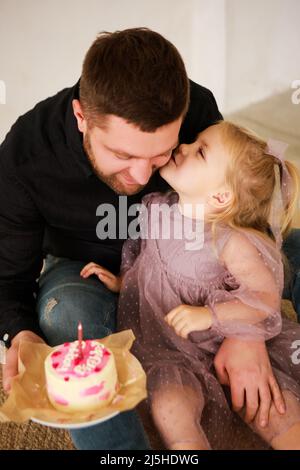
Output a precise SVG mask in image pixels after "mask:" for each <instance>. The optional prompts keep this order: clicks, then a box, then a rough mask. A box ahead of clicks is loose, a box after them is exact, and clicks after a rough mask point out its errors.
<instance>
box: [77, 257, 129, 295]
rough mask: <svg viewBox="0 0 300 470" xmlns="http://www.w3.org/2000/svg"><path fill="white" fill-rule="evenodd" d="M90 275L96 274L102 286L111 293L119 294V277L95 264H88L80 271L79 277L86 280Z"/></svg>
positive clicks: (120, 281)
mask: <svg viewBox="0 0 300 470" xmlns="http://www.w3.org/2000/svg"><path fill="white" fill-rule="evenodd" d="M92 274H96V276H98V278H99V280H100V281H102V282H103V284H104V285H105V286H106V287H107V288H108V289H109V290H111V291H112V292H120V290H121V284H122V278H121V276H115V275H114V274H112V273H111V272H110V271H108V270H107V269H105V268H103V267H102V266H100V265H99V264H96V263H88V264H87V265H86V266H84V268H82V270H81V271H80V276H82V277H84V278H87V277H89V276H91V275H92Z"/></svg>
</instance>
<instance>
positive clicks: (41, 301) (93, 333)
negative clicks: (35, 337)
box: [36, 255, 151, 450]
mask: <svg viewBox="0 0 300 470" xmlns="http://www.w3.org/2000/svg"><path fill="white" fill-rule="evenodd" d="M85 264H86V263H82V262H80V261H73V260H70V259H67V258H57V257H54V256H52V255H47V257H46V260H45V269H44V271H43V272H42V274H41V276H40V278H39V291H38V295H37V299H36V300H37V303H36V308H37V314H38V317H39V323H40V327H41V329H42V331H43V333H44V335H45V337H46V338H47V340H48V344H50V345H51V346H55V345H58V344H61V343H64V342H65V341H74V340H75V339H76V338H77V326H78V322H79V321H82V323H83V327H84V336H85V338H102V337H104V336H107V335H110V334H111V333H113V332H115V331H116V313H117V303H118V295H117V294H114V293H112V292H110V291H109V290H108V289H107V288H106V287H105V286H104V284H103V283H101V282H100V281H99V279H98V278H96V277H95V276H91V278H88V279H83V278H81V277H80V274H79V273H80V270H81V269H82V268H83V266H84V265H85ZM70 432H71V437H72V440H73V442H74V445H75V447H76V448H77V449H84V450H138V449H141V450H148V449H150V448H151V447H150V444H149V441H148V438H147V436H146V434H145V431H144V429H143V425H142V423H141V420H140V418H139V416H138V414H137V412H136V410H133V411H127V412H123V413H120V414H119V415H117V416H115V417H114V418H112V419H110V420H108V421H105V422H104V423H101V424H98V425H94V426H90V427H88V428H84V429H79V430H77V429H76V430H72V431H70Z"/></svg>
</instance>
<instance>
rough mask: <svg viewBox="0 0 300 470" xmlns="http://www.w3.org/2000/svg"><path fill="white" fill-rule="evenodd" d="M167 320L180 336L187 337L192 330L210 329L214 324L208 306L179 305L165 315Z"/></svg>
mask: <svg viewBox="0 0 300 470" xmlns="http://www.w3.org/2000/svg"><path fill="white" fill-rule="evenodd" d="M165 320H166V322H167V323H168V324H169V325H170V326H172V327H173V328H174V330H175V331H176V333H177V334H178V336H181V337H182V338H185V339H186V338H187V337H188V334H189V333H191V332H192V331H203V330H208V329H209V328H210V327H211V325H212V314H211V311H210V309H209V308H207V307H192V306H191V305H179V306H178V307H175V308H173V310H171V311H170V312H169V313H168V314H167V315H166V316H165Z"/></svg>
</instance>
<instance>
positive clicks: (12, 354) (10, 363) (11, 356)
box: [2, 330, 44, 393]
mask: <svg viewBox="0 0 300 470" xmlns="http://www.w3.org/2000/svg"><path fill="white" fill-rule="evenodd" d="M21 340H28V341H32V342H34V343H44V340H43V339H42V338H41V337H40V336H38V335H36V334H35V333H33V332H32V331H29V330H24V331H20V332H19V333H18V334H17V335H16V336H15V337H14V339H13V340H12V342H11V346H10V348H9V349H8V350H7V351H6V364H3V366H2V373H3V389H4V391H5V392H7V393H8V392H9V391H10V387H11V380H12V378H13V377H14V376H15V375H17V374H18V351H19V344H20V341H21Z"/></svg>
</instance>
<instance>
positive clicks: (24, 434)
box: [0, 301, 296, 450]
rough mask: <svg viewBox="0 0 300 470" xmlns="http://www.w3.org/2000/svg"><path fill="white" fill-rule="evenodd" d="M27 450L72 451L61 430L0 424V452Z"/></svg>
mask: <svg viewBox="0 0 300 470" xmlns="http://www.w3.org/2000/svg"><path fill="white" fill-rule="evenodd" d="M283 312H284V314H285V315H286V316H288V317H289V318H291V319H293V320H295V319H296V314H295V312H294V310H293V307H292V304H291V302H289V301H283ZM4 400H5V394H4V392H3V389H2V375H1V368H0V404H1V403H3V401H4ZM139 412H140V414H141V417H142V419H143V422H144V426H145V429H146V432H147V433H148V435H149V439H150V442H151V445H152V448H153V449H156V450H159V449H164V446H163V443H162V442H161V440H160V438H159V435H158V433H157V432H156V431H155V429H154V427H153V423H152V422H151V418H150V417H149V416H148V415H147V413H146V412H145V408H144V405H143V403H142V404H141V405H140V406H139ZM237 448H239V449H248V448H249V446H248V444H247V441H246V440H245V439H244V440H243V442H238V443H237ZM250 448H252V449H254V448H256V449H262V448H265V446H264V445H263V444H262V442H261V441H260V440H259V439H257V442H256V444H255V447H253V444H252V447H250ZM9 449H15V450H20V449H21V450H27V449H48V450H71V449H74V447H73V444H72V441H71V439H70V437H69V434H68V433H67V432H65V431H63V430H60V429H59V430H58V429H53V428H48V427H46V426H40V425H38V424H35V423H33V422H31V421H30V422H28V423H25V424H22V425H19V424H14V423H0V450H9Z"/></svg>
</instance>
